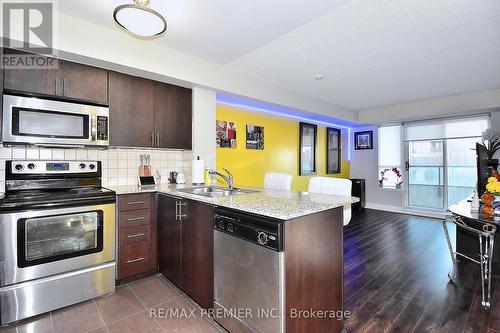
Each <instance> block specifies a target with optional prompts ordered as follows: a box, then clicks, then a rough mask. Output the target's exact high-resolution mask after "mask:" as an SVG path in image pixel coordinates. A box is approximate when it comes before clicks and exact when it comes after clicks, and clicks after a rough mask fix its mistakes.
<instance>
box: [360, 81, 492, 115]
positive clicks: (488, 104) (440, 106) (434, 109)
mask: <svg viewBox="0 0 500 333" xmlns="http://www.w3.org/2000/svg"><path fill="white" fill-rule="evenodd" d="M498 107H500V89H495V90H487V91H480V92H473V93H468V94H462V95H455V96H446V97H439V98H433V99H426V100H421V101H415V102H410V103H404V104H398V105H390V106H385V107H379V108H373V109H368V110H362V111H359V122H360V123H366V124H387V123H390V122H401V121H408V120H418V119H429V118H438V117H448V116H456V115H467V114H471V113H478V112H479V111H481V110H485V109H488V108H498ZM478 110H479V111H478Z"/></svg>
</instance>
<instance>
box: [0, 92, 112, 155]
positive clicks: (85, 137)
mask: <svg viewBox="0 0 500 333" xmlns="http://www.w3.org/2000/svg"><path fill="white" fill-rule="evenodd" d="M2 141H3V142H4V144H12V145H15V144H30V145H39V146H49V147H53V146H108V145H109V108H108V107H104V106H95V105H87V104H80V103H69V102H61V101H55V100H48V99H42V98H35V97H24V96H15V95H4V98H3V131H2Z"/></svg>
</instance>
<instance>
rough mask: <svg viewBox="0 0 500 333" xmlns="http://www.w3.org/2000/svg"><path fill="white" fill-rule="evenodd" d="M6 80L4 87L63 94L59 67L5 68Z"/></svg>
mask: <svg viewBox="0 0 500 333" xmlns="http://www.w3.org/2000/svg"><path fill="white" fill-rule="evenodd" d="M5 52H7V51H5ZM56 61H57V60H56ZM4 80H5V82H4V89H9V90H14V91H21V92H26V93H32V94H43V95H51V96H57V95H62V87H61V82H62V81H61V80H60V72H59V69H58V68H57V69H12V68H6V69H5V70H4Z"/></svg>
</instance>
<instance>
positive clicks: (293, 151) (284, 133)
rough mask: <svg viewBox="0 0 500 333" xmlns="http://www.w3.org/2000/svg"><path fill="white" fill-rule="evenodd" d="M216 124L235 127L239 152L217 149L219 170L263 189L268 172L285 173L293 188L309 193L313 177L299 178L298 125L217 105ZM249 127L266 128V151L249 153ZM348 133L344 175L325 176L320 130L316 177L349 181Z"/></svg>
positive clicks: (240, 182) (239, 182)
mask: <svg viewBox="0 0 500 333" xmlns="http://www.w3.org/2000/svg"><path fill="white" fill-rule="evenodd" d="M217 120H225V121H232V122H235V123H236V131H237V134H236V140H237V148H236V149H232V148H217V152H216V159H217V170H219V171H221V170H222V168H227V169H228V170H229V171H231V172H232V173H233V174H234V178H235V184H236V185H239V186H255V187H262V186H263V184H264V175H265V173H266V172H271V171H275V172H285V173H289V174H291V175H292V176H293V182H292V188H293V189H294V190H296V191H306V190H307V184H308V182H309V178H310V177H311V176H298V168H299V156H298V155H299V122H298V121H297V120H291V119H288V118H284V117H278V116H274V115H269V114H264V113H259V112H254V111H248V110H244V109H240V108H236V107H232V106H228V105H225V104H217ZM246 125H256V126H264V150H252V149H246ZM332 127H334V126H332ZM347 135H348V133H347V130H346V129H342V139H341V141H342V166H341V173H340V174H334V175H326V174H325V172H326V127H324V126H318V137H317V140H318V141H317V148H316V149H317V150H316V155H317V156H316V169H317V174H316V175H317V176H331V177H341V178H349V162H348V161H347V158H346V156H347V155H346V153H347V138H348V136H347Z"/></svg>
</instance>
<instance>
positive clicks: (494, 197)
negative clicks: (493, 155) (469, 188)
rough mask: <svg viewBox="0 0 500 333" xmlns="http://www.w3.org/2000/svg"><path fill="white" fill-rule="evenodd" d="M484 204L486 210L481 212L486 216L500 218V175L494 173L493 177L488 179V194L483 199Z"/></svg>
mask: <svg viewBox="0 0 500 333" xmlns="http://www.w3.org/2000/svg"><path fill="white" fill-rule="evenodd" d="M481 199H482V201H483V202H484V206H483V207H484V209H483V208H481V212H483V214H485V215H491V213H493V214H494V215H495V216H500V174H499V173H498V172H497V171H494V172H493V174H492V176H491V177H490V178H488V184H487V185H486V192H485V193H484V194H483V196H482V197H481Z"/></svg>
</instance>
